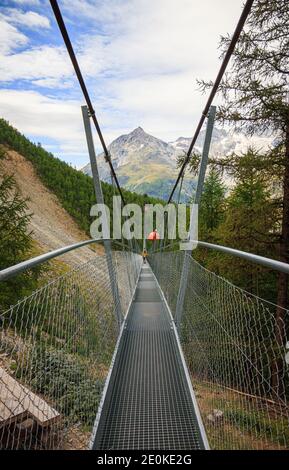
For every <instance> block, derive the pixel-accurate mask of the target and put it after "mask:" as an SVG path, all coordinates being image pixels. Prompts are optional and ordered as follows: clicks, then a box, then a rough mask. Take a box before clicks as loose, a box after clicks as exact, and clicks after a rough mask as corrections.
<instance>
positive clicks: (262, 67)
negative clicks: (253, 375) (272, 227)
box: [201, 0, 289, 387]
mask: <svg viewBox="0 0 289 470" xmlns="http://www.w3.org/2000/svg"><path fill="white" fill-rule="evenodd" d="M229 41H230V37H229V36H227V37H223V38H222V39H221V48H222V50H223V52H225V50H227V48H228V44H229ZM288 46H289V15H288V0H256V1H255V2H254V4H253V7H252V11H251V14H250V17H249V19H248V22H247V29H246V30H245V31H244V32H243V34H242V35H241V37H240V40H239V43H238V44H237V47H236V49H235V51H234V54H233V58H232V59H233V60H232V67H231V70H230V72H229V73H228V74H227V75H226V77H225V79H224V80H223V82H222V84H221V86H220V91H221V95H222V97H223V99H224V105H223V106H221V107H220V108H219V111H218V115H217V118H218V120H219V121H220V122H222V123H229V124H233V125H235V127H236V128H237V129H240V130H243V131H245V132H247V133H248V134H249V135H253V134H256V133H257V134H258V133H259V134H261V133H264V132H265V133H268V132H271V134H272V135H274V136H275V137H277V138H278V146H277V148H275V149H274V151H273V154H274V156H275V157H278V160H279V165H280V166H282V181H283V200H282V208H283V212H282V226H281V234H280V240H279V259H280V261H283V262H285V263H288V262H289V103H288V74H289V67H288V49H289V47H288ZM201 85H202V87H203V89H206V88H208V87H211V86H212V83H205V82H201ZM288 281H289V276H288V275H287V274H285V273H279V275H278V286H277V304H278V306H279V307H278V308H277V310H276V340H277V342H278V344H279V345H280V346H281V345H282V346H283V345H284V341H285V338H286V331H285V330H286V325H285V310H284V309H287V308H288V300H289V295H288ZM280 367H281V366H280V363H279V364H275V372H273V376H274V377H275V382H276V384H275V385H276V387H277V386H278V385H277V382H278V370H279V372H281V373H282V371H280Z"/></svg>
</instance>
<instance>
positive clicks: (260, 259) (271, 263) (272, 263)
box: [152, 240, 289, 274]
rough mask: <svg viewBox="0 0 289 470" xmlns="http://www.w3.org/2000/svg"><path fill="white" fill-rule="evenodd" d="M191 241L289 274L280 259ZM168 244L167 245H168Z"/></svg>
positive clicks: (288, 270)
mask: <svg viewBox="0 0 289 470" xmlns="http://www.w3.org/2000/svg"><path fill="white" fill-rule="evenodd" d="M190 241H191V242H192V243H195V244H197V245H198V246H201V247H203V248H208V249H210V250H216V251H222V252H223V253H226V254H228V255H232V256H236V257H238V258H243V259H246V260H247V261H251V262H252V263H256V264H260V265H262V266H265V267H267V268H271V269H274V270H275V271H280V272H283V273H286V274H289V264H288V263H283V262H282V261H277V260H274V259H271V258H265V257H264V256H259V255H255V254H254V253H248V252H246V251H240V250H236V249H235V248H229V247H227V246H223V245H214V244H213V243H207V242H202V241H199V240H190ZM169 246H170V245H168V246H167V247H169ZM167 247H164V248H160V249H159V250H156V251H153V252H152V254H154V253H157V252H158V251H162V250H164V249H165V248H167Z"/></svg>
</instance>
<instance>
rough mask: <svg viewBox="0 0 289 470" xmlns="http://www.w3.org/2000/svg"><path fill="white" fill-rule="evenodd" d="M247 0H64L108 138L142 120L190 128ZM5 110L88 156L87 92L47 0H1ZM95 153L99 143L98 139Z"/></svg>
mask: <svg viewBox="0 0 289 470" xmlns="http://www.w3.org/2000/svg"><path fill="white" fill-rule="evenodd" d="M242 3H243V2H242V1H241V0H233V1H232V0H202V1H200V0H109V1H108V0H105V1H98V0H59V6H60V8H61V10H62V12H63V16H64V19H65V21H66V25H67V28H68V31H69V34H70V37H71V40H72V42H73V45H74V47H75V51H76V53H77V57H78V59H79V63H80V65H81V68H82V71H83V75H84V77H85V80H86V83H87V86H88V89H89V91H90V94H91V97H92V100H93V103H94V107H95V110H96V113H97V116H98V120H99V122H100V125H101V127H102V129H103V133H104V137H105V140H106V141H107V143H109V142H111V141H112V140H113V139H114V138H116V137H117V136H119V135H120V134H123V133H127V132H130V131H131V130H132V129H134V128H135V127H138V126H142V127H143V128H144V129H145V130H146V131H147V132H149V133H151V134H152V135H155V136H156V137H159V138H162V139H164V140H166V141H172V140H175V139H176V138H178V137H179V136H190V135H192V132H193V129H194V127H195V125H196V123H197V120H198V118H199V116H200V113H201V111H202V109H203V106H204V102H205V99H206V97H205V96H203V95H202V94H201V93H200V92H199V90H198V87H197V84H196V79H197V78H205V79H214V78H215V76H216V72H217V70H218V67H219V63H220V60H219V54H220V51H219V50H218V42H219V37H220V35H221V34H226V33H232V31H233V30H234V28H235V25H236V23H237V20H238V18H239V15H240V12H241V8H242ZM0 6H1V8H0V116H1V117H4V118H5V119H8V120H9V121H10V122H11V124H13V125H15V126H16V127H17V128H18V129H19V130H20V131H21V132H23V133H24V134H26V135H27V136H28V137H30V138H31V139H32V140H33V141H35V142H41V143H42V144H43V146H44V147H45V148H47V149H48V150H50V151H52V152H53V153H55V154H56V155H57V156H59V157H60V158H62V159H63V160H65V161H67V162H69V163H72V164H73V165H76V166H77V167H80V166H82V165H84V164H85V163H86V162H87V161H88V157H87V152H86V146H85V141H84V134H83V125H82V121H81V112H80V106H81V104H83V99H82V95H81V92H80V90H79V86H78V84H77V82H76V80H75V77H74V73H73V70H72V66H71V64H70V61H69V58H68V56H67V53H66V50H65V48H64V46H63V41H62V38H61V36H60V33H59V31H58V28H57V26H56V24H55V20H54V17H53V13H52V10H51V7H50V4H49V2H48V0H14V1H12V0H0ZM95 144H96V147H97V150H99V149H100V147H99V143H98V141H97V137H95Z"/></svg>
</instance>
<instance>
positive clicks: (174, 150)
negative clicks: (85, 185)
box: [82, 127, 272, 198]
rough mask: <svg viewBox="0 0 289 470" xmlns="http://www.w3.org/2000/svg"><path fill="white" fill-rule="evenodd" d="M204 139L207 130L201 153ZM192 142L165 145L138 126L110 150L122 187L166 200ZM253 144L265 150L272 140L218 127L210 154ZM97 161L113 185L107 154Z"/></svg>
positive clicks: (102, 174) (199, 147) (187, 183)
mask: <svg viewBox="0 0 289 470" xmlns="http://www.w3.org/2000/svg"><path fill="white" fill-rule="evenodd" d="M204 139H205V130H203V131H201V132H200V135H199V137H198V139H197V142H196V146H195V150H196V151H198V152H201V150H202V146H203V143H204ZM190 143H191V137H179V138H178V139H177V140H175V141H173V142H164V141H163V140H160V139H158V138H156V137H153V136H152V135H150V134H147V133H146V132H145V131H144V130H143V129H142V128H141V127H137V128H136V129H134V130H133V131H132V132H130V133H129V134H124V135H121V136H120V137H118V138H117V139H115V140H114V141H113V142H112V143H111V144H110V145H109V146H108V150H109V152H110V155H111V159H112V164H113V166H114V168H115V170H116V173H117V176H118V178H119V182H120V184H121V185H122V186H124V187H126V188H127V189H130V190H132V191H136V192H139V193H147V194H149V195H151V196H156V197H161V198H166V197H167V196H168V195H169V194H170V190H171V189H172V186H173V184H174V179H175V177H176V175H177V168H176V159H177V157H178V156H179V155H182V154H184V153H185V152H186V151H187V150H188V148H189V145H190ZM252 144H253V145H254V146H255V147H256V148H257V149H260V150H261V149H263V150H265V149H267V148H268V147H269V145H272V139H269V138H268V137H254V139H253V140H252V138H248V137H246V136H245V135H243V134H237V133H234V132H228V131H226V130H224V129H218V128H215V129H214V131H213V136H212V144H211V152H210V153H211V155H213V156H224V155H228V154H230V153H232V152H236V153H239V152H242V151H245V150H246V148H248V146H249V145H252ZM97 160H98V166H99V173H100V177H101V179H102V180H103V181H106V182H111V175H110V171H109V166H108V164H107V162H105V159H104V158H103V154H100V155H98V156H97ZM82 171H83V172H84V173H86V174H89V175H91V169H90V164H87V165H86V166H85V167H83V168H82ZM192 184H194V181H193V180H192V178H191V177H187V179H186V181H185V184H184V188H183V189H184V193H186V192H188V194H191V191H192Z"/></svg>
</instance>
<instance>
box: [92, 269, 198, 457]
mask: <svg viewBox="0 0 289 470" xmlns="http://www.w3.org/2000/svg"><path fill="white" fill-rule="evenodd" d="M202 436H203V434H202V432H201V431H200V427H199V420H198V419H197V414H196V412H195V407H194V403H193V398H192V394H191V391H190V387H189V384H188V380H187V376H186V373H185V369H184V364H183V362H182V359H181V354H180V350H179V347H178V343H177V339H176V334H175V330H174V328H173V324H172V319H171V317H170V314H169V312H168V309H167V307H166V305H165V302H164V301H163V300H162V297H161V293H160V290H159V288H158V285H157V283H156V281H155V278H154V276H153V274H152V271H151V268H150V267H149V266H148V265H144V266H143V268H142V271H141V274H140V278H139V282H138V285H137V288H136V292H135V296H134V299H133V302H132V304H131V308H130V311H129V314H128V316H127V319H126V323H125V325H124V329H123V334H122V337H121V340H120V343H119V347H118V350H117V354H116V357H115V362H114V365H113V369H112V373H111V377H110V381H109V384H108V387H107V392H106V394H105V399H104V403H103V407H102V411H101V415H100V418H99V421H98V424H97V430H96V435H95V437H94V443H93V449H105V450H109V449H118V450H120V449H158V450H161V449H170V450H178V449H188V450H189V449H203V448H204V441H203V437H202Z"/></svg>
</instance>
